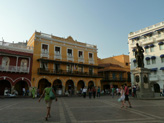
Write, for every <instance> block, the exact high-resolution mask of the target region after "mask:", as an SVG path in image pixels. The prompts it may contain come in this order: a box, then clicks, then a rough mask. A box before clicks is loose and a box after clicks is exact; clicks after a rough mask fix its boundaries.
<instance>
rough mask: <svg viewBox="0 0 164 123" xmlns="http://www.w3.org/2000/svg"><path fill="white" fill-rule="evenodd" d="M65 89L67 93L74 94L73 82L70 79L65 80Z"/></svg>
mask: <svg viewBox="0 0 164 123" xmlns="http://www.w3.org/2000/svg"><path fill="white" fill-rule="evenodd" d="M65 91H66V92H68V93H69V94H74V82H73V81H72V80H68V81H67V82H66V85H65Z"/></svg>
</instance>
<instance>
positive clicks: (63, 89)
mask: <svg viewBox="0 0 164 123" xmlns="http://www.w3.org/2000/svg"><path fill="white" fill-rule="evenodd" d="M62 91H63V95H65V86H63V88H62Z"/></svg>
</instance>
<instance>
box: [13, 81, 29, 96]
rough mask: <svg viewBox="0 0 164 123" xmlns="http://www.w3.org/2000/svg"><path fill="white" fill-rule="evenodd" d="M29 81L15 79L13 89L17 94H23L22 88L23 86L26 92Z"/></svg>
mask: <svg viewBox="0 0 164 123" xmlns="http://www.w3.org/2000/svg"><path fill="white" fill-rule="evenodd" d="M29 87H30V86H29V83H28V82H27V81H25V80H20V81H17V82H16V83H15V84H14V89H15V90H16V91H17V92H18V95H23V88H25V90H26V92H27V90H28V91H29Z"/></svg>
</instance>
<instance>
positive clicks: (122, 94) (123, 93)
mask: <svg viewBox="0 0 164 123" xmlns="http://www.w3.org/2000/svg"><path fill="white" fill-rule="evenodd" d="M120 93H121V97H120V99H121V102H122V106H121V108H123V107H124V106H126V104H125V92H124V89H123V86H121V91H120Z"/></svg>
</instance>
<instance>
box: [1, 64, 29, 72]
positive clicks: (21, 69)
mask: <svg viewBox="0 0 164 123" xmlns="http://www.w3.org/2000/svg"><path fill="white" fill-rule="evenodd" d="M0 71H2V72H19V73H29V67H20V66H17V67H16V66H2V65H0Z"/></svg>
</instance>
